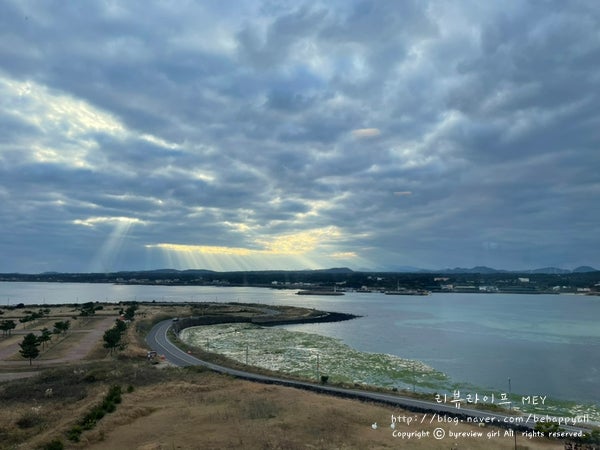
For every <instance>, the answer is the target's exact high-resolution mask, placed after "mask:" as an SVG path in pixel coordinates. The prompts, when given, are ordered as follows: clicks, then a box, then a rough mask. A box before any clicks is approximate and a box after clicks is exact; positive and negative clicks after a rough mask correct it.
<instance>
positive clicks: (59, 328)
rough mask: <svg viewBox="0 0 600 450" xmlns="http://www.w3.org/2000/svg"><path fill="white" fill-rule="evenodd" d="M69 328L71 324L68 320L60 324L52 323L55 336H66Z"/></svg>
mask: <svg viewBox="0 0 600 450" xmlns="http://www.w3.org/2000/svg"><path fill="white" fill-rule="evenodd" d="M70 326H71V322H70V321H68V320H64V321H62V322H55V323H54V332H55V333H56V334H58V333H62V334H67V330H68V329H69V327H70Z"/></svg>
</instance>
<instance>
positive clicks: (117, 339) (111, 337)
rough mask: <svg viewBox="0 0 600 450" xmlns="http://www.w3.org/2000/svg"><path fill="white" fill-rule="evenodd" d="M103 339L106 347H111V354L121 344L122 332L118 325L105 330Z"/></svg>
mask: <svg viewBox="0 0 600 450" xmlns="http://www.w3.org/2000/svg"><path fill="white" fill-rule="evenodd" d="M103 339H104V348H108V349H110V354H111V355H112V354H113V351H114V349H116V348H117V347H119V345H120V344H121V332H120V331H119V330H118V329H117V328H116V327H113V328H111V329H109V330H106V331H105V332H104V336H103Z"/></svg>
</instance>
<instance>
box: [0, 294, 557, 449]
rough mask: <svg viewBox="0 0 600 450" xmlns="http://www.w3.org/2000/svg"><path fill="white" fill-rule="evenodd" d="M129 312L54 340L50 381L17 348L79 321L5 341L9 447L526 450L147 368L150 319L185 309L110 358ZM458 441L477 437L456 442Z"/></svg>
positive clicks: (293, 395) (535, 444) (264, 389)
mask: <svg viewBox="0 0 600 450" xmlns="http://www.w3.org/2000/svg"><path fill="white" fill-rule="evenodd" d="M118 309H119V308H116V309H113V308H112V307H111V308H105V309H103V310H102V311H98V315H97V316H96V315H95V316H94V317H93V318H82V319H77V320H74V319H71V320H72V329H71V330H70V331H69V333H67V335H69V334H70V335H71V336H72V337H71V338H69V337H64V338H63V339H62V340H60V337H56V338H55V339H57V340H56V342H55V343H54V346H53V347H50V348H49V349H48V350H47V351H46V352H45V353H44V354H43V355H42V357H41V358H40V359H39V360H36V361H35V362H34V368H35V369H36V371H38V372H40V373H39V374H38V375H37V376H35V377H32V378H24V377H23V376H22V375H24V374H27V375H30V374H31V373H30V372H31V371H30V370H29V365H28V364H29V363H28V361H25V360H23V358H20V356H19V355H18V354H17V355H16V356H15V352H14V351H12V350H14V349H15V347H14V346H15V342H20V340H21V339H22V332H23V331H24V332H29V331H34V330H36V329H39V328H41V327H43V326H46V327H49V324H50V325H51V324H52V323H53V322H55V321H57V320H60V319H58V318H59V317H63V318H65V317H72V315H73V314H76V312H75V311H71V310H68V308H67V310H58V309H57V310H56V311H53V315H51V316H49V317H48V319H44V320H45V322H44V323H39V324H38V325H36V326H33V327H29V328H26V329H25V330H23V329H21V328H18V329H17V330H15V331H17V332H19V333H17V334H15V336H18V337H19V338H18V339H17V340H16V341H15V340H14V339H11V338H6V340H4V339H1V340H0V351H3V352H4V353H3V354H4V355H8V356H7V357H6V358H3V361H2V362H0V375H2V374H4V375H6V374H7V373H10V374H13V375H14V374H16V376H18V377H19V378H20V379H19V380H12V381H5V382H3V383H0V404H1V405H2V406H3V408H0V449H13V448H15V449H16V448H19V449H38V448H39V449H43V448H53V447H49V444H50V443H51V442H53V441H54V444H55V445H59V444H58V443H59V442H60V444H62V445H63V447H62V448H66V449H83V448H85V449H111V450H115V449H117V450H118V449H123V450H130V449H139V450H159V449H161V450H162V449H395V448H407V449H408V448H410V449H441V448H444V449H450V448H455V449H475V450H477V449H514V448H515V447H514V442H515V438H514V436H510V435H508V434H507V435H506V436H505V430H502V429H499V428H492V427H478V426H473V425H467V424H462V423H459V424H456V425H455V424H454V423H441V424H440V423H437V422H433V423H430V419H431V416H425V417H424V416H423V415H421V414H415V413H410V412H406V411H402V410H398V409H394V408H392V407H387V406H381V405H375V404H368V403H363V402H359V401H354V400H345V399H340V398H335V397H329V396H325V395H320V394H315V393H310V392H305V391H300V390H297V389H291V388H285V387H280V386H268V385H262V384H257V383H251V382H246V381H242V380H238V379H234V378H231V377H228V376H223V375H218V374H214V373H211V372H207V371H205V370H201V369H198V368H188V369H177V368H170V367H165V366H164V365H160V364H159V365H157V366H155V365H152V364H150V363H148V362H147V361H146V359H145V351H146V348H145V346H144V344H143V336H144V330H145V329H147V327H148V326H149V319H150V318H152V317H158V316H161V315H166V316H174V315H183V314H185V313H186V309H185V308H183V307H179V308H177V307H168V308H166V309H165V308H160V307H156V306H145V307H142V308H140V310H139V311H138V313H137V315H136V317H137V319H136V321H134V322H133V323H132V324H131V325H130V327H129V330H128V334H129V337H128V342H129V344H128V346H127V348H126V350H125V351H124V352H121V353H119V354H118V355H116V356H112V357H111V356H110V355H109V354H108V351H107V350H106V349H104V348H102V346H101V336H102V334H103V332H104V330H106V329H107V328H108V327H110V326H112V323H113V321H114V320H115V318H116V317H117V312H118ZM12 312H14V311H11V313H12ZM101 312H102V314H100V313H101ZM6 316H7V314H6V313H5V314H4V315H3V316H2V318H0V320H3V319H6V318H7V317H6ZM20 325H21V324H20ZM13 333H14V332H13ZM11 349H12V350H11ZM11 352H12V353H11ZM159 367H162V369H161V368H159ZM20 370H24V372H19V371H20ZM111 386H119V388H121V389H122V392H123V394H122V398H120V399H119V403H117V404H114V405H113V407H114V411H110V412H106V413H103V414H102V417H101V418H99V419H97V420H94V421H93V424H92V426H91V429H89V430H83V431H81V430H80V434H79V435H78V436H77V438H78V440H70V439H69V437H70V436H72V435H73V430H74V429H77V428H81V423H82V421H83V418H84V417H87V416H86V415H89V414H90V411H95V410H97V409H98V407H99V405H104V404H106V403H107V401H106V395H107V392H109V388H110V387H111ZM49 392H50V394H48V393H49ZM392 415H394V416H396V417H405V418H407V419H408V418H411V419H412V420H415V423H412V424H410V425H409V424H406V423H402V422H398V423H397V424H396V428H395V430H392V429H391V428H390V423H391V416H392ZM421 420H423V424H422V425H421V424H420V422H421ZM416 422H418V423H419V424H416ZM375 423H376V424H377V428H376V429H374V427H373V424H375ZM436 428H441V429H443V430H444V432H445V434H446V436H445V437H444V438H443V439H441V440H438V439H435V438H434V437H433V433H434V430H435V429H436ZM394 431H395V432H396V433H397V434H398V433H400V435H399V436H402V435H401V433H402V432H405V433H409V432H413V434H412V435H411V436H410V439H409V437H408V435H406V434H405V436H404V438H402V437H395V436H394V435H393V432H394ZM451 431H452V432H454V433H458V432H464V433H466V434H464V435H462V436H457V435H454V436H452V437H451V436H450V432H451ZM417 432H420V434H417ZM438 432H439V431H438ZM472 433H482V435H481V436H480V437H474V436H473V435H472ZM488 433H490V435H489V437H488ZM419 437H420V439H419ZM517 444H518V448H519V449H531V450H534V449H562V448H563V445H562V443H560V442H558V441H549V440H546V439H533V440H530V439H527V438H526V437H523V436H521V435H520V434H517ZM54 448H61V447H54Z"/></svg>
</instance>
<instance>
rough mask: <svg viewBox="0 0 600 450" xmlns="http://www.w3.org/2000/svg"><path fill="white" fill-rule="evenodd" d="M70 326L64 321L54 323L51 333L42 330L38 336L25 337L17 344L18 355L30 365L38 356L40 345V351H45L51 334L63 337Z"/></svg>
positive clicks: (69, 323) (31, 334) (44, 329)
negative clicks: (27, 360)
mask: <svg viewBox="0 0 600 450" xmlns="http://www.w3.org/2000/svg"><path fill="white" fill-rule="evenodd" d="M70 326H71V322H70V321H68V320H64V321H61V322H55V323H54V330H53V331H50V330H49V329H48V328H43V329H42V331H41V334H40V335H39V336H36V335H35V334H33V333H29V334H27V335H25V337H24V338H23V342H21V343H20V344H19V347H21V350H19V353H20V354H21V356H22V357H23V358H26V359H29V365H31V362H32V361H33V360H34V359H35V358H37V357H38V356H39V355H40V348H39V347H40V345H41V346H42V349H45V347H46V342H50V341H51V340H52V335H53V334H63V335H64V334H66V333H67V331H68V329H69V328H70Z"/></svg>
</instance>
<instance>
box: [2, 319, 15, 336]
mask: <svg viewBox="0 0 600 450" xmlns="http://www.w3.org/2000/svg"><path fill="white" fill-rule="evenodd" d="M16 327H17V324H16V323H15V321H14V320H3V321H2V322H0V330H2V335H3V336H7V335H8V336H10V334H11V330H14V329H15V328H16Z"/></svg>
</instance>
